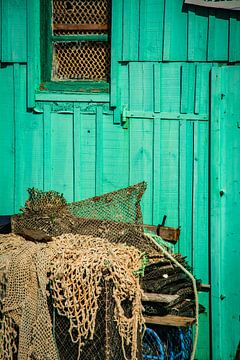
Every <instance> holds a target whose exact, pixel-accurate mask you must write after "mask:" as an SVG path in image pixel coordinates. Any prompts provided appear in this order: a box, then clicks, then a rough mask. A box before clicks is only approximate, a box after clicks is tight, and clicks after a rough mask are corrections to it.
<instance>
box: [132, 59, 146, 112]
mask: <svg viewBox="0 0 240 360" xmlns="http://www.w3.org/2000/svg"><path fill="white" fill-rule="evenodd" d="M143 66H144V65H143V63H141V62H131V63H129V109H130V110H131V111H140V110H143V102H144V97H143V77H142V74H143Z"/></svg>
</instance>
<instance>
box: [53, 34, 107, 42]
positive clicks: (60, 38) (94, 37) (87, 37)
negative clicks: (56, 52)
mask: <svg viewBox="0 0 240 360" xmlns="http://www.w3.org/2000/svg"><path fill="white" fill-rule="evenodd" d="M52 40H53V41H54V42H77V41H104V42H106V41H108V35H107V34H99V35H98V34H82V35H57V36H53V37H52Z"/></svg>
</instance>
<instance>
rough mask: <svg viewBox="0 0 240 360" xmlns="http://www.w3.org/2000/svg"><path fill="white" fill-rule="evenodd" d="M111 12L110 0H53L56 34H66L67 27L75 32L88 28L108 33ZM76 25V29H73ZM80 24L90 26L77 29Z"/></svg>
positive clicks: (85, 30)
mask: <svg viewBox="0 0 240 360" xmlns="http://www.w3.org/2000/svg"><path fill="white" fill-rule="evenodd" d="M110 13H111V6H110V1H109V0H53V30H54V34H57V35H59V34H65V33H66V28H68V29H67V30H69V31H71V33H73V34H76V33H77V34H78V33H84V32H88V30H90V31H94V30H95V32H96V31H101V33H103V32H105V33H106V32H107V25H108V24H109V23H110ZM62 25H65V26H62ZM74 25H75V29H71V26H73V28H74ZM79 25H85V26H86V25H89V26H88V27H87V26H86V27H87V29H84V30H79V29H76V26H79ZM61 26H62V29H61ZM80 27H81V26H80Z"/></svg>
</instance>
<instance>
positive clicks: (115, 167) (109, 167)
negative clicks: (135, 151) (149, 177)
mask: <svg viewBox="0 0 240 360" xmlns="http://www.w3.org/2000/svg"><path fill="white" fill-rule="evenodd" d="M103 122H104V131H103V144H104V147H103V158H104V169H103V170H104V182H103V193H106V192H109V191H113V190H117V189H119V188H121V187H127V186H128V173H129V129H123V128H122V126H121V125H113V123H112V114H103Z"/></svg>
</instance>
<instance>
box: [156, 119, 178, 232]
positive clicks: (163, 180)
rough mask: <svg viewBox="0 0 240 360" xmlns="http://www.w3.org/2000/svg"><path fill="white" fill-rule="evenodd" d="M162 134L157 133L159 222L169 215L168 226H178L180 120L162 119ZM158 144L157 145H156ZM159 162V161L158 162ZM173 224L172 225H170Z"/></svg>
mask: <svg viewBox="0 0 240 360" xmlns="http://www.w3.org/2000/svg"><path fill="white" fill-rule="evenodd" d="M159 130H160V134H158V133H156V134H155V138H156V140H155V141H158V147H159V148H158V153H159V159H157V158H156V160H155V161H156V163H155V169H156V167H157V166H159V178H158V179H157V178H155V186H154V187H155V190H156V187H157V188H158V191H159V202H157V205H158V206H159V214H158V223H161V221H162V219H163V216H164V215H167V222H166V225H167V226H173V227H174V226H176V227H177V226H178V198H179V189H178V167H179V151H178V150H179V121H177V120H170V121H167V120H162V121H160V129H159ZM156 146H157V145H156ZM157 162H158V163H157ZM170 224H171V225H170Z"/></svg>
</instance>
